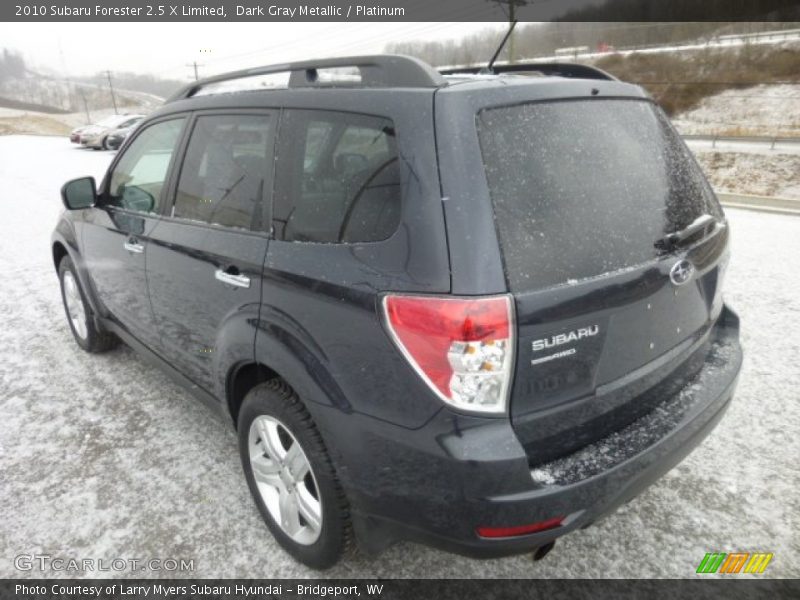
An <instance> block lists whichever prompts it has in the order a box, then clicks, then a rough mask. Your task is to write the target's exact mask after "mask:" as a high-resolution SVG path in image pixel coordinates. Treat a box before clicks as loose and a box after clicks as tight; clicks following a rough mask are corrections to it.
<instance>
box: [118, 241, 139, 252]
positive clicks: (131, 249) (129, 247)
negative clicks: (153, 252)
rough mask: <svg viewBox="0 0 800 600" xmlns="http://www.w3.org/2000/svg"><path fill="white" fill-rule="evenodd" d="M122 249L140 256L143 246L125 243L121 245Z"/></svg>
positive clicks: (135, 243) (136, 243)
mask: <svg viewBox="0 0 800 600" xmlns="http://www.w3.org/2000/svg"><path fill="white" fill-rule="evenodd" d="M122 247H123V248H125V250H127V251H128V252H132V253H133V254H141V253H142V252H144V246H142V245H141V244H140V243H139V242H125V243H124V244H122Z"/></svg>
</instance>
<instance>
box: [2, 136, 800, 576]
mask: <svg viewBox="0 0 800 600" xmlns="http://www.w3.org/2000/svg"><path fill="white" fill-rule="evenodd" d="M109 159H110V154H108V153H103V152H93V151H88V150H80V149H77V148H74V147H71V146H70V145H69V143H68V142H67V141H66V140H64V139H58V138H47V137H23V136H7V137H0V182H2V187H3V190H4V191H5V200H4V203H3V218H2V219H0V272H2V273H3V275H4V277H3V278H2V283H1V284H0V290H1V292H0V311H2V314H3V315H4V319H3V327H2V328H0V481H2V485H0V515H2V519H0V523H1V524H0V556H1V557H2V559H0V577H18V576H38V575H40V573H38V572H19V571H17V570H15V568H14V565H13V562H12V559H13V557H15V556H17V555H19V554H30V553H40V554H50V555H52V556H60V557H66V558H83V557H89V558H94V559H95V560H97V559H100V558H102V559H105V560H107V561H109V560H111V559H113V558H140V559H141V558H170V557H172V558H184V559H192V560H194V565H195V570H194V572H193V573H184V575H187V574H191V575H195V576H199V577H290V578H291V577H309V576H314V575H316V574H315V573H314V572H313V571H310V570H308V569H306V568H305V567H303V566H301V565H299V564H297V563H296V562H294V561H293V560H292V559H291V558H289V557H288V556H287V555H286V554H285V553H283V552H282V551H281V550H280V549H279V547H278V546H277V545H276V544H275V542H274V541H273V540H272V539H271V537H270V535H269V533H268V532H267V529H266V528H265V526H264V524H263V523H262V521H261V519H260V517H259V515H258V513H257V511H256V509H255V507H254V505H253V503H252V502H251V500H250V497H249V493H248V490H247V487H246V485H245V482H244V479H243V477H242V474H241V467H240V463H239V458H238V455H237V450H236V438H235V435H234V433H233V431H232V430H231V429H230V428H227V427H226V425H225V424H223V423H221V422H220V421H219V420H218V419H217V418H215V417H213V416H212V415H211V414H210V413H209V412H208V411H207V410H206V409H205V408H204V407H203V406H201V405H200V404H199V403H197V402H196V401H195V400H194V399H193V398H192V397H190V396H189V394H187V393H186V392H184V391H183V390H182V389H180V388H179V387H177V386H176V385H175V384H173V383H172V382H171V381H170V380H169V379H167V377H166V376H164V375H162V374H161V372H160V371H158V370H157V369H155V368H153V367H150V366H148V365H147V364H145V363H144V362H143V361H142V360H140V359H139V358H138V357H137V356H136V355H135V354H134V353H133V352H132V351H130V350H128V349H127V348H125V347H122V348H119V349H117V350H115V351H112V352H110V353H108V354H104V355H99V356H94V355H88V354H86V353H84V352H82V351H81V350H80V349H79V348H78V347H77V346H76V345H75V344H74V343H73V341H72V339H71V337H70V333H69V331H68V328H67V324H66V322H65V318H64V314H63V309H62V306H61V302H60V296H59V290H58V285H57V280H56V276H55V272H54V269H53V265H52V261H51V257H50V249H49V235H50V231H51V229H52V227H53V225H54V223H55V221H56V218H57V215H58V213H59V211H60V210H61V207H60V203H59V197H58V190H59V187H60V186H61V184H62V183H63V182H64V181H65V180H67V179H69V178H72V177H76V176H80V175H86V174H89V175H92V174H93V175H96V176H99V175H100V174H101V173H102V171H103V169H104V168H105V167H106V165H107V164H108V162H109ZM729 218H730V222H731V227H732V231H733V236H732V239H733V260H732V263H731V266H730V268H729V270H728V273H727V284H726V290H727V291H726V298H727V300H728V302H729V303H730V304H731V305H732V306H733V307H734V308H735V309H736V310H737V311H738V312H739V314H740V315H741V318H742V327H743V329H742V342H743V345H744V347H745V352H746V359H745V366H744V370H743V372H742V375H741V380H740V385H739V392H738V395H737V397H736V399H735V401H734V402H733V405H732V406H731V408H730V410H729V411H728V413H727V415H726V417H725V418H724V419H723V421H722V423H721V424H720V426H719V427H718V428H717V429H716V430H715V431H714V432H713V434H712V435H711V436H710V437H709V438H708V439H707V440H706V441H705V442H704V444H703V445H702V446H701V447H700V448H699V449H697V450H695V452H694V453H693V454H691V455H690V456H689V457H688V458H687V459H686V460H685V461H684V462H683V463H682V464H681V465H679V466H678V467H677V468H676V469H674V470H673V471H671V472H670V473H669V474H668V475H667V476H666V477H664V478H663V479H662V480H660V481H659V482H657V483H656V484H655V485H654V486H652V487H651V488H649V489H648V490H646V491H645V492H644V493H643V494H642V495H641V496H639V497H638V498H636V499H635V500H633V501H632V502H631V503H629V504H627V505H626V506H624V507H623V508H622V509H621V510H619V511H618V512H617V513H616V514H614V515H612V516H611V517H609V518H608V519H606V520H604V521H602V522H600V523H598V524H597V525H595V526H593V527H591V528H589V529H587V530H584V531H579V532H576V533H574V534H571V535H569V536H567V537H565V538H563V539H562V540H560V541H559V543H558V544H557V545H556V548H555V549H554V550H553V552H551V553H550V554H549V555H548V556H547V558H545V559H544V560H543V561H541V562H538V563H533V562H532V561H531V559H530V557H527V556H520V557H512V558H506V559H499V560H492V561H475V560H469V559H466V558H462V557H459V556H454V555H450V554H446V553H443V552H439V551H435V550H431V549H427V548H424V547H421V546H417V545H413V544H401V545H398V546H395V547H393V548H391V549H390V550H389V551H387V552H386V553H384V554H383V555H381V556H379V557H367V556H363V555H357V556H354V557H351V558H348V559H347V560H346V561H344V562H343V563H342V564H341V565H340V566H338V567H336V568H334V569H333V570H331V571H329V572H328V573H327V575H329V576H331V577H504V578H505V577H519V578H528V577H582V578H597V577H693V576H694V572H695V569H696V567H697V565H698V564H699V562H700V560H701V559H702V558H703V556H704V554H705V553H706V552H712V551H723V552H725V551H727V552H730V551H737V550H742V551H764V552H772V553H774V555H775V557H774V559H773V561H772V563H771V564H770V565H769V567H768V569H767V571H766V573H765V574H764V575H763V576H762V577H798V576H800V536H799V535H798V532H799V531H800V500H798V493H797V492H798V489H800V466H799V465H798V460H797V459H798V456H800V436H798V435H797V432H798V431H800V402H798V392H797V390H798V389H800V369H799V368H798V357H799V356H800V305H799V301H798V298H800V284H799V283H798V275H797V274H798V273H800V218H798V217H790V216H783V215H772V214H761V213H754V212H744V211H741V212H739V211H735V210H731V211H729ZM60 574H62V575H69V574H70V573H60ZM123 574H124V575H125V573H123ZM158 574H159V573H152V572H146V573H133V575H134V576H140V575H142V576H153V575H158ZM160 574H161V575H163V574H164V573H160ZM167 574H168V573H167ZM51 575H52V573H51ZM87 575H89V576H91V575H94V576H100V575H101V574H100V573H96V572H95V573H87Z"/></svg>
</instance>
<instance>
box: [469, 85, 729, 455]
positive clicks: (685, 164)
mask: <svg viewBox="0 0 800 600" xmlns="http://www.w3.org/2000/svg"><path fill="white" fill-rule="evenodd" d="M478 128H479V138H480V144H481V153H482V156H483V162H484V167H485V171H486V176H487V182H488V184H489V191H490V195H491V198H492V205H493V209H494V217H495V225H496V229H497V234H498V238H499V240H500V245H501V248H502V254H503V261H504V269H505V275H506V279H507V282H508V286H509V289H510V290H511V292H512V293H513V294H514V297H515V302H516V313H517V326H518V336H519V337H518V353H517V357H518V359H517V366H516V372H515V375H514V383H513V388H512V397H511V403H510V410H511V417H512V422H513V425H514V428H515V430H516V433H517V435H518V437H519V438H520V440H521V441H522V443H523V444H524V445H525V447H526V450H527V452H528V455H529V458H530V460H531V463H532V464H537V463H541V462H544V461H547V460H550V459H553V458H556V457H559V456H561V455H564V454H567V453H569V452H572V451H574V450H576V449H577V448H579V447H581V446H584V445H586V444H588V443H591V442H593V441H596V440H597V439H600V438H602V437H604V436H605V435H608V434H609V433H610V432H612V431H615V430H617V429H619V428H621V427H624V426H625V425H626V424H628V423H630V422H631V421H633V420H634V419H635V418H637V417H638V416H640V415H641V414H643V413H644V412H646V411H648V410H652V408H653V407H654V406H655V404H657V403H658V402H659V401H660V400H663V398H664V397H665V395H669V394H672V393H675V392H676V391H677V390H678V389H679V388H680V387H681V386H682V385H684V384H685V382H686V381H687V380H688V378H690V377H691V376H692V374H693V373H694V372H696V370H697V369H698V368H699V367H698V365H699V364H700V363H701V362H702V357H703V356H702V354H703V351H704V346H703V341H704V337H706V333H707V332H708V330H709V328H710V326H711V324H712V323H713V321H714V319H716V317H717V316H718V315H719V313H720V310H721V308H722V299H721V295H720V290H719V284H720V281H721V274H720V269H721V268H724V264H725V262H726V260H727V256H726V247H727V235H728V233H727V228H726V225H725V221H724V218H723V214H722V211H721V209H720V207H719V204H718V202H717V200H716V198H715V196H714V194H713V192H712V190H711V189H710V187H709V185H708V183H707V181H706V180H705V178H704V177H703V175H702V173H701V171H700V169H699V167H698V166H697V163H696V162H695V160H694V158H693V157H692V156H691V154H690V153H689V151H688V150H687V148H686V146H685V144H684V143H683V142H682V140H680V138H679V136H678V135H677V133H676V132H675V131H674V129H673V128H672V126H671V125H670V124H669V121H668V120H667V118H666V117H665V116H664V115H663V113H662V112H661V110H660V109H659V108H657V107H656V106H655V105H654V104H653V103H652V102H650V101H648V100H643V99H630V98H625V99H622V98H620V99H608V98H605V99H599V98H598V99H574V100H557V101H537V102H530V103H524V104H518V105H515V106H510V107H500V108H490V109H485V110H483V111H481V112H480V113H479V115H478Z"/></svg>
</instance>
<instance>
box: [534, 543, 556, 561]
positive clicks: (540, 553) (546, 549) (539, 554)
mask: <svg viewBox="0 0 800 600" xmlns="http://www.w3.org/2000/svg"><path fill="white" fill-rule="evenodd" d="M555 545H556V542H555V540H553V541H552V542H549V543H547V544H545V545H544V546H539V547H538V548H537V549H536V552H534V553H533V560H534V562H537V561H540V560H542V559H543V558H544V557H545V556H547V555H548V554H550V550H552V549H553V548H555Z"/></svg>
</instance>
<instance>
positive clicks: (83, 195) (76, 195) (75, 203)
mask: <svg viewBox="0 0 800 600" xmlns="http://www.w3.org/2000/svg"><path fill="white" fill-rule="evenodd" d="M61 201H62V202H63V203H64V206H66V207H67V210H80V209H82V208H89V207H90V206H94V204H95V202H97V187H96V185H95V182H94V177H81V178H80V179H73V180H72V181H68V182H67V183H65V184H64V187H62V188H61Z"/></svg>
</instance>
